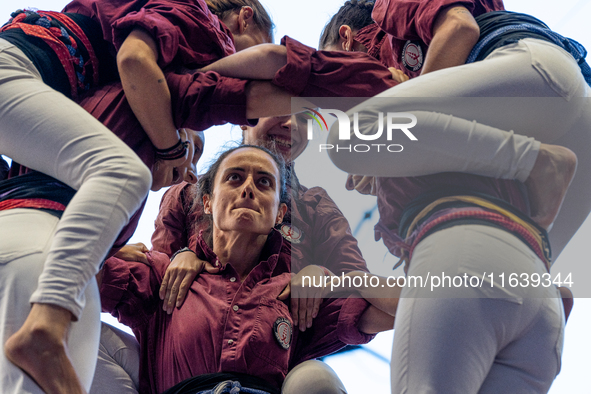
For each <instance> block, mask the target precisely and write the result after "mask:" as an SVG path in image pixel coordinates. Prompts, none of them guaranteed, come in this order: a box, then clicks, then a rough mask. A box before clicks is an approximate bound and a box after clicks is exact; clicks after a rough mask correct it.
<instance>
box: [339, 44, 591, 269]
mask: <svg viewBox="0 0 591 394" xmlns="http://www.w3.org/2000/svg"><path fill="white" fill-rule="evenodd" d="M589 96H591V88H590V87H589V86H588V85H587V83H586V82H585V80H584V79H583V76H582V74H581V71H580V69H579V67H578V65H577V64H576V62H575V60H574V59H573V57H572V56H570V55H569V54H568V53H566V52H565V51H564V50H562V49H561V48H559V47H557V46H555V45H553V44H550V43H547V42H545V41H540V40H535V39H525V40H521V41H519V42H518V43H516V44H511V45H507V46H505V47H503V48H500V49H497V50H496V51H494V52H492V53H491V54H490V55H489V56H488V57H487V58H486V59H485V60H483V61H480V62H476V63H472V64H467V65H463V66H459V67H453V68H448V69H444V70H439V71H436V72H433V73H430V74H427V75H424V76H421V77H419V78H415V79H412V80H410V81H407V82H404V83H402V84H400V85H398V86H395V87H393V88H391V89H389V90H387V91H385V92H384V93H382V94H380V95H378V96H376V97H375V98H372V99H369V100H367V101H365V102H364V103H362V104H360V105H359V106H357V107H355V108H353V109H351V110H350V111H349V113H354V112H358V111H369V112H371V111H374V113H375V112H383V113H387V112H410V113H413V114H415V115H416V116H417V119H418V123H417V125H416V126H415V127H413V128H412V129H411V131H412V133H413V134H414V135H415V136H416V137H417V139H418V141H410V140H409V139H407V138H406V137H404V135H402V133H400V131H398V133H399V134H400V136H401V138H402V139H400V140H399V141H404V142H403V146H404V151H403V153H398V154H392V153H388V152H385V153H384V149H382V152H381V153H379V154H378V153H376V154H374V155H372V154H371V153H361V154H357V155H347V152H346V151H345V152H344V153H341V154H337V153H335V151H334V150H331V151H329V153H330V154H331V158H332V159H333V161H335V164H337V166H338V167H339V168H341V169H343V170H344V171H347V172H349V173H354V174H362V175H376V176H384V177H403V176H420V175H428V174H433V173H438V172H447V171H452V172H454V171H455V172H470V173H474V174H477V175H484V176H491V177H497V178H505V179H517V180H520V181H524V180H525V179H527V177H528V176H529V173H530V172H531V169H532V168H533V165H534V163H535V159H536V157H537V152H538V150H539V142H544V143H549V144H556V145H562V146H565V147H567V148H569V149H571V150H572V151H573V152H574V153H575V154H576V155H577V158H578V169H577V173H576V175H575V177H574V179H573V181H572V184H571V186H570V189H569V192H568V193H567V195H566V199H565V201H564V204H563V206H562V209H561V211H560V214H559V215H558V218H557V219H556V221H555V223H554V227H553V228H552V230H551V231H550V241H551V244H552V250H553V255H554V256H555V257H558V255H559V254H560V252H561V251H562V250H563V249H564V247H565V246H566V244H567V243H568V241H569V240H570V239H571V237H572V236H573V234H574V233H575V232H576V230H577V229H578V228H579V227H580V225H581V224H582V223H583V221H584V220H585V218H586V217H587V215H588V213H589V212H590V211H591V182H589V180H588V177H589V173H590V172H591V155H589V153H588V147H589V146H591V99H590V98H589ZM417 97H418V98H420V99H412V98H417ZM462 98H464V99H462ZM466 98H469V99H466ZM449 115H453V116H449ZM362 116H363V115H362V113H360V122H359V125H360V131H361V132H362V133H365V134H374V133H375V132H376V127H375V126H376V124H375V123H376V121H377V117H376V116H375V115H373V114H368V115H366V116H367V119H366V121H365V122H364V121H362V120H361V117H362ZM350 118H351V119H352V117H350ZM474 120H475V121H476V122H479V123H475V122H473V121H474ZM403 123H408V120H406V121H405V122H403ZM485 125H486V126H485ZM489 126H491V127H489ZM502 130H513V131H514V132H515V133H513V132H507V131H502ZM333 131H334V130H333ZM395 133H396V132H395ZM385 135H386V133H385V132H384V137H383V138H382V139H381V140H376V141H372V143H389V141H386V140H385ZM531 137H533V138H535V139H536V140H537V141H539V142H536V141H534V140H533V139H532V138H531ZM347 142H349V141H347ZM328 143H329V144H331V143H332V144H338V143H339V141H338V135H337V133H336V132H331V135H330V138H329V141H328ZM350 143H367V141H359V140H357V139H356V138H355V137H354V136H352V137H351V141H350ZM390 143H391V142H390ZM360 155H361V156H360ZM351 159H352V160H351ZM360 159H363V160H360Z"/></svg>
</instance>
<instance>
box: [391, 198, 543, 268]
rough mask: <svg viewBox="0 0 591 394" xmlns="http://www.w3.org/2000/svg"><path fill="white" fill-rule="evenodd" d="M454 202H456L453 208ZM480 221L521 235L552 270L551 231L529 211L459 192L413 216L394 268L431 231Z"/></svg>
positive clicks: (406, 258) (406, 260) (438, 200)
mask: <svg viewBox="0 0 591 394" xmlns="http://www.w3.org/2000/svg"><path fill="white" fill-rule="evenodd" d="M450 204H455V206H454V207H453V208H450ZM468 223H471V224H473V223H478V224H484V225H491V226H495V227H498V228H501V229H504V230H506V231H507V232H509V233H511V234H513V235H515V236H517V237H518V238H519V239H521V240H522V241H523V242H524V243H525V244H526V245H527V246H528V247H529V248H530V249H531V250H532V251H533V252H534V253H535V254H536V255H537V256H538V257H539V258H540V260H542V261H543V262H544V264H545V265H546V268H547V269H548V271H550V266H551V262H552V253H551V249H550V243H549V240H548V233H547V232H546V231H545V230H544V229H542V228H540V227H539V226H538V225H537V224H535V223H534V222H533V221H532V220H531V218H529V217H528V216H526V215H523V214H519V213H516V212H515V211H513V210H510V209H505V207H503V206H501V205H499V204H496V203H494V202H492V201H490V200H488V199H486V198H482V197H478V196H471V195H459V196H448V197H442V198H438V199H437V200H435V201H433V202H432V203H430V204H428V205H427V206H425V207H424V208H423V209H422V210H421V211H420V212H419V213H418V214H417V215H416V216H415V217H414V219H413V220H412V222H411V223H410V225H409V226H408V227H407V228H406V229H405V231H404V233H401V236H403V237H404V239H405V241H404V243H403V244H402V245H400V248H401V250H402V252H403V253H402V257H401V259H400V261H399V262H398V263H397V264H396V266H395V267H394V268H397V267H398V266H400V265H401V264H402V263H406V264H408V263H409V262H410V259H411V258H412V253H413V251H414V249H415V247H416V246H417V245H418V243H419V242H420V241H421V240H423V239H424V238H425V237H427V236H428V235H430V234H433V233H434V232H436V231H439V230H443V229H444V228H447V227H449V226H450V225H462V224H468Z"/></svg>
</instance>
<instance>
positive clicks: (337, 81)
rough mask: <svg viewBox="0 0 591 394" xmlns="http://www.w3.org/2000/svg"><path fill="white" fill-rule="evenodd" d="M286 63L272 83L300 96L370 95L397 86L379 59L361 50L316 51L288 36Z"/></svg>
mask: <svg viewBox="0 0 591 394" xmlns="http://www.w3.org/2000/svg"><path fill="white" fill-rule="evenodd" d="M281 45H284V46H285V47H286V49H287V64H286V65H285V66H283V67H282V68H281V69H279V71H277V73H276V74H275V77H274V79H273V83H274V84H275V85H277V86H279V87H281V88H284V89H285V90H287V91H288V92H289V93H291V94H293V95H294V96H300V97H373V96H375V95H376V94H378V93H381V92H383V91H384V90H386V89H389V88H391V87H392V86H396V85H397V84H398V82H396V81H394V80H393V79H392V73H391V72H390V71H389V70H388V68H387V67H386V66H384V65H383V64H382V63H380V61H379V60H377V59H375V58H374V57H371V56H369V55H368V54H366V53H362V52H341V51H318V50H316V49H314V48H311V47H309V46H306V45H304V44H302V43H301V42H298V41H296V40H294V39H293V38H290V37H288V36H285V37H283V38H282V39H281Z"/></svg>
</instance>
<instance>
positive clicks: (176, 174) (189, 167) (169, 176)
mask: <svg viewBox="0 0 591 394" xmlns="http://www.w3.org/2000/svg"><path fill="white" fill-rule="evenodd" d="M179 132H180V136H181V140H183V141H188V142H189V147H188V150H189V155H188V156H187V160H186V161H185V162H184V163H183V164H181V165H180V166H177V167H171V166H168V165H167V163H166V161H163V160H159V161H157V162H156V163H154V167H153V168H152V187H151V190H152V191H158V190H160V189H161V188H163V187H167V186H172V185H176V184H177V183H181V182H182V181H186V182H189V183H196V182H197V162H198V161H199V159H200V158H201V154H202V153H203V146H204V143H205V136H204V134H203V131H195V130H191V129H181V130H179Z"/></svg>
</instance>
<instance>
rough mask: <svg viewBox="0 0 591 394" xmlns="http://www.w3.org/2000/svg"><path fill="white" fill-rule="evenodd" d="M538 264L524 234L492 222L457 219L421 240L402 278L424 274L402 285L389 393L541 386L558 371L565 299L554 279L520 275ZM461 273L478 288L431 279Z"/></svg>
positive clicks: (536, 391)
mask: <svg viewBox="0 0 591 394" xmlns="http://www.w3.org/2000/svg"><path fill="white" fill-rule="evenodd" d="M545 272H546V270H545V268H544V265H543V263H542V261H541V260H540V259H539V258H537V257H536V255H535V254H534V253H533V252H532V251H531V250H530V249H529V248H528V247H527V246H526V245H525V244H524V243H523V242H521V241H520V240H519V239H517V238H516V237H514V236H513V235H511V234H509V233H507V232H506V231H504V230H500V229H497V228H492V227H488V226H482V225H463V226H455V227H451V228H448V229H444V230H441V231H438V232H436V233H434V234H432V235H429V236H428V237H427V238H425V239H424V240H422V241H421V242H420V243H419V244H418V245H417V247H416V249H415V251H414V254H413V256H412V260H411V263H410V267H409V271H408V278H411V277H417V276H421V277H423V278H426V277H427V276H428V277H429V278H431V280H430V281H428V282H427V283H428V285H426V286H424V287H422V288H420V287H418V286H417V287H412V288H411V287H406V288H404V289H403V291H402V295H401V300H400V304H399V306H398V310H397V312H396V322H395V324H394V330H395V331H394V333H395V335H394V346H393V350H392V364H391V368H392V393H413V394H423V393H424V394H427V393H428V394H434V393H442V394H456V393H457V394H476V393H478V394H485V393H486V394H497V393H520V394H529V393H531V394H540V393H545V392H547V391H548V390H549V388H550V385H551V384H552V381H553V380H554V378H555V376H556V375H557V374H558V372H559V371H560V358H561V353H562V343H563V333H564V317H563V311H562V303H561V300H560V297H559V294H558V291H557V289H556V288H555V286H554V285H553V284H552V283H551V280H550V281H542V282H541V283H540V285H539V286H538V287H532V286H530V287H527V286H526V285H527V283H526V281H525V280H526V278H527V279H529V280H535V278H536V277H538V276H536V275H539V276H540V277H541V276H542V275H543V274H544V273H545ZM512 273H514V274H518V275H520V276H519V278H520V279H519V282H518V286H515V287H512V286H511V284H513V285H515V282H514V281H512V282H509V277H510V275H511V274H512ZM464 275H467V276H468V277H475V278H478V279H480V280H482V287H480V286H479V285H478V284H477V283H478V282H477V281H476V279H474V280H473V281H472V284H474V285H475V287H472V286H468V287H464V286H462V285H461V284H460V283H461V282H460V281H458V280H456V281H455V282H453V281H452V282H449V283H448V282H445V281H444V282H443V283H444V284H442V285H440V286H439V287H433V288H431V286H430V284H431V283H435V284H436V283H437V281H433V278H443V277H445V276H448V277H450V278H452V277H463V276H464ZM501 275H504V282H502V279H501ZM454 283H455V285H454ZM532 283H533V282H532ZM456 285H459V286H460V287H455V286H456Z"/></svg>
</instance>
